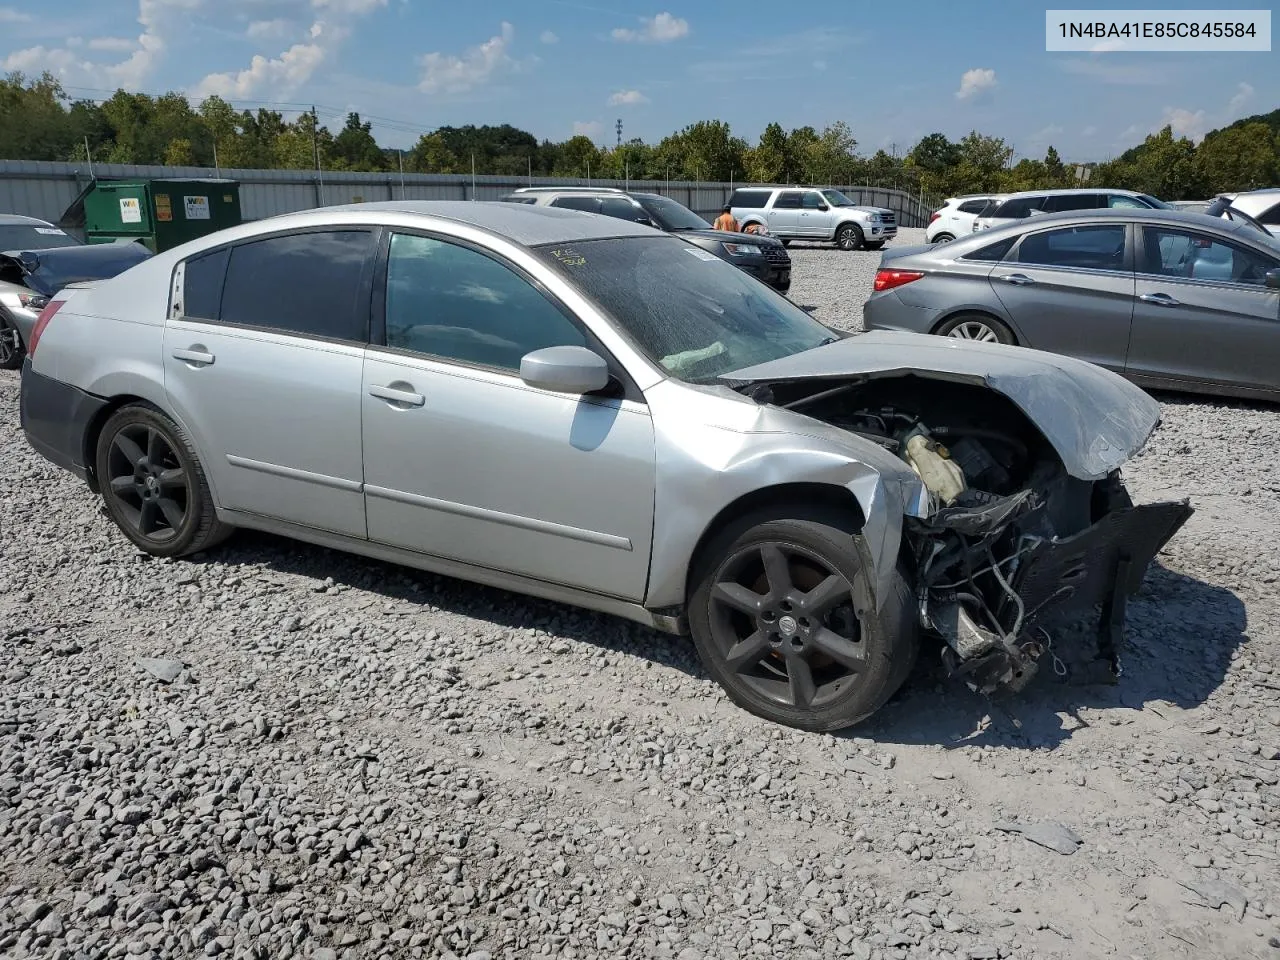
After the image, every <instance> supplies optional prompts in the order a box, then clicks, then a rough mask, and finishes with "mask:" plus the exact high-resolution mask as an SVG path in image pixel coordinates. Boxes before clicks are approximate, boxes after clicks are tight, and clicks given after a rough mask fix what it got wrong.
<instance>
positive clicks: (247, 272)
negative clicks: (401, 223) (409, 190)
mask: <svg viewBox="0 0 1280 960" xmlns="http://www.w3.org/2000/svg"><path fill="white" fill-rule="evenodd" d="M372 254H373V234H372V233H371V232H370V231H368V230H333V231H323V232H316V233H295V234H291V235H288V236H281V237H268V238H267V239H265V240H257V241H254V242H253V243H244V244H241V245H239V246H237V247H232V248H231V258H230V262H229V263H228V264H227V279H226V283H225V284H224V285H223V288H222V309H221V311H220V314H219V316H220V318H221V320H222V321H223V322H224V323H237V324H245V325H247V326H253V327H266V328H268V329H273V330H283V331H286V332H288V333H301V334H306V335H308V336H313V337H327V338H331V339H335V340H355V341H358V342H364V341H366V340H367V332H366V331H367V328H368V320H369V301H368V290H367V289H366V286H365V283H364V277H365V268H366V266H367V265H368V263H369V259H370V257H371V256H372ZM362 300H363V303H362V302H361V301H362Z"/></svg>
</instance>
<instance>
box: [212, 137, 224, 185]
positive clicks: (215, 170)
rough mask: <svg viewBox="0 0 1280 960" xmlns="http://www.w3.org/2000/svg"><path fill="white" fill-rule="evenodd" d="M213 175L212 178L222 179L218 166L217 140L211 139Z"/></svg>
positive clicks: (215, 138)
mask: <svg viewBox="0 0 1280 960" xmlns="http://www.w3.org/2000/svg"><path fill="white" fill-rule="evenodd" d="M213 175H214V177H217V178H221V177H222V168H221V167H219V166H218V138H217V137H214V138H213Z"/></svg>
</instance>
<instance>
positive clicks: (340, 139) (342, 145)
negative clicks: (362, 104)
mask: <svg viewBox="0 0 1280 960" xmlns="http://www.w3.org/2000/svg"><path fill="white" fill-rule="evenodd" d="M333 154H334V163H335V165H337V166H341V167H343V168H344V169H347V170H365V171H376V170H383V169H385V168H386V157H385V155H384V154H383V152H382V149H381V148H380V147H379V146H378V142H377V141H376V140H374V139H373V124H371V123H368V122H364V123H362V122H361V121H360V114H358V113H349V114H347V122H346V125H345V126H343V128H342V130H340V131H339V132H338V135H337V136H336V137H334V138H333Z"/></svg>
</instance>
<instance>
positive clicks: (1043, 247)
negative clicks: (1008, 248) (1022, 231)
mask: <svg viewBox="0 0 1280 960" xmlns="http://www.w3.org/2000/svg"><path fill="white" fill-rule="evenodd" d="M1018 262H1019V263H1031V264H1037V265H1041V266H1046V267H1077V268H1080V269H1087V270H1119V269H1120V268H1121V267H1122V266H1123V265H1124V226H1123V225H1122V224H1107V225H1105V226H1096V227H1093V226H1090V227H1064V228H1063V229H1061V230H1044V231H1041V232H1040V233H1029V234H1027V235H1026V236H1024V237H1023V238H1022V243H1021V245H1019V247H1018Z"/></svg>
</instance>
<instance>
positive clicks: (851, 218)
mask: <svg viewBox="0 0 1280 960" xmlns="http://www.w3.org/2000/svg"><path fill="white" fill-rule="evenodd" d="M729 206H730V208H731V209H732V211H733V217H734V219H735V220H737V221H738V223H739V225H740V226H742V227H744V228H745V227H746V226H747V224H750V223H763V224H764V225H765V226H766V227H768V229H769V232H770V233H771V234H773V236H775V237H777V238H778V239H779V240H781V241H782V242H783V243H784V244H786V243H790V242H791V241H792V240H825V241H828V242H832V243H835V245H836V246H838V247H839V248H840V249H841V250H879V249H880V248H881V247H883V246H884V245H885V242H886V241H888V240H892V239H893V238H894V237H895V236H896V235H897V233H898V220H897V217H896V216H895V215H894V212H893V211H892V210H889V209H888V208H886V207H860V206H857V205H856V204H855V203H854V202H853V201H852V200H850V199H849V198H848V197H846V196H845V195H844V194H843V193H841V192H840V191H839V190H832V189H830V188H816V187H741V188H740V189H738V190H735V191H734V192H733V196H732V197H731V198H730V199H729Z"/></svg>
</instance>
